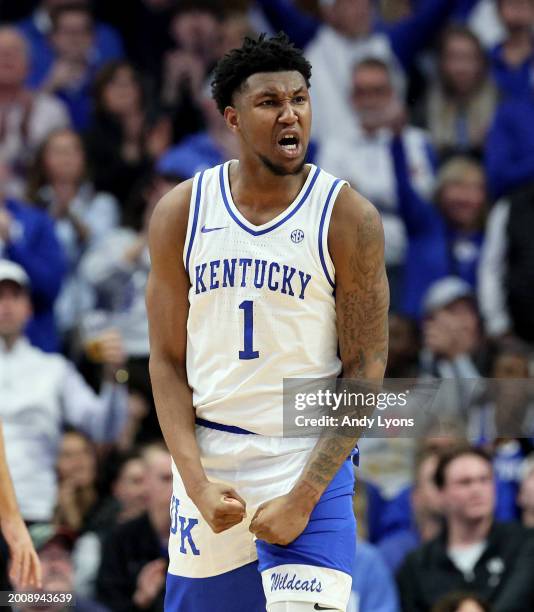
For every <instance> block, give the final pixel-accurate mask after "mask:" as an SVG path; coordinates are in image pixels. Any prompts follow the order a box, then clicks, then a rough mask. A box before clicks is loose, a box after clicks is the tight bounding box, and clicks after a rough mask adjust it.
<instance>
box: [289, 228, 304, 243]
mask: <svg viewBox="0 0 534 612" xmlns="http://www.w3.org/2000/svg"><path fill="white" fill-rule="evenodd" d="M291 240H292V241H293V242H294V243H295V244H298V243H299V242H302V241H303V240H304V232H303V231H302V230H301V229H296V230H293V231H292V232H291Z"/></svg>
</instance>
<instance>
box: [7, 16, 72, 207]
mask: <svg viewBox="0 0 534 612" xmlns="http://www.w3.org/2000/svg"><path fill="white" fill-rule="evenodd" d="M29 66H30V56H29V49H28V46H27V45H26V41H25V40H24V37H23V36H22V34H21V33H20V32H19V31H18V30H17V29H16V28H13V27H10V26H2V27H0V155H1V156H2V158H3V159H4V160H5V161H7V162H8V163H9V164H10V165H11V166H13V167H14V169H15V173H16V175H18V178H20V179H22V178H23V177H24V173H25V172H26V170H27V167H28V164H29V161H30V159H31V156H32V155H33V154H34V153H35V151H36V150H37V148H38V146H39V145H40V144H41V143H42V142H43V140H44V139H45V138H46V136H47V135H48V134H49V133H50V132H51V131H52V130H54V129H57V128H61V127H66V126H68V125H69V123H70V120H69V116H68V112H67V109H66V108H65V106H64V105H63V103H62V102H61V101H59V100H58V99H56V98H54V97H52V96H50V95H48V94H45V93H35V92H32V91H30V90H29V89H27V87H26V84H25V83H26V78H27V76H28V70H29ZM10 188H11V190H12V191H11V192H10V193H11V194H16V195H21V193H22V190H23V181H22V180H21V181H20V182H17V181H16V180H15V179H13V180H12V181H11V184H10Z"/></svg>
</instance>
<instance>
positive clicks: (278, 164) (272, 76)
mask: <svg viewBox="0 0 534 612" xmlns="http://www.w3.org/2000/svg"><path fill="white" fill-rule="evenodd" d="M225 118H226V121H227V124H228V125H229V126H230V128H231V129H232V130H233V131H234V132H235V133H236V134H237V136H238V138H239V139H240V143H241V150H242V153H244V154H245V155H252V156H253V157H255V158H256V159H258V160H259V161H260V162H261V163H262V164H263V165H264V166H265V167H267V168H268V169H269V170H271V171H272V172H273V173H274V174H276V175H279V176H285V175H289V174H298V173H299V172H300V171H301V170H302V167H303V165H304V162H305V158H306V151H307V148H308V143H309V139H310V127H311V105H310V97H309V93H308V88H307V87H306V82H305V80H304V77H303V76H302V75H301V74H300V73H299V72H296V71H291V72H262V73H257V74H253V75H252V76H250V77H249V78H248V79H247V81H246V82H245V84H244V86H243V88H242V90H241V91H240V92H238V93H237V94H236V96H235V107H228V108H227V109H226V112H225Z"/></svg>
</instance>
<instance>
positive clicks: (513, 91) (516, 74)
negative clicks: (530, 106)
mask: <svg viewBox="0 0 534 612" xmlns="http://www.w3.org/2000/svg"><path fill="white" fill-rule="evenodd" d="M490 62H491V72H492V74H493V78H494V80H495V83H496V84H497V86H498V88H499V90H500V92H501V93H502V94H503V95H504V96H505V97H512V98H522V97H524V96H528V95H529V93H530V92H531V90H532V79H533V73H532V64H533V62H534V51H533V52H532V53H530V54H529V55H528V56H527V57H525V59H524V60H523V61H522V62H520V63H519V64H517V65H515V66H514V65H510V64H509V63H508V62H507V60H506V58H505V55H504V43H501V44H499V45H497V46H496V47H495V48H494V49H492V51H491V53H490Z"/></svg>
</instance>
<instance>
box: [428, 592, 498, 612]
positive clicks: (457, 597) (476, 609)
mask: <svg viewBox="0 0 534 612" xmlns="http://www.w3.org/2000/svg"><path fill="white" fill-rule="evenodd" d="M491 611H492V608H490V606H489V604H488V603H487V602H486V601H484V600H483V599H481V598H480V597H478V595H474V594H472V593H451V594H450V595H445V597H444V598H443V599H440V600H439V601H438V602H437V604H436V605H435V606H434V607H433V608H432V612H491Z"/></svg>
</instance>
